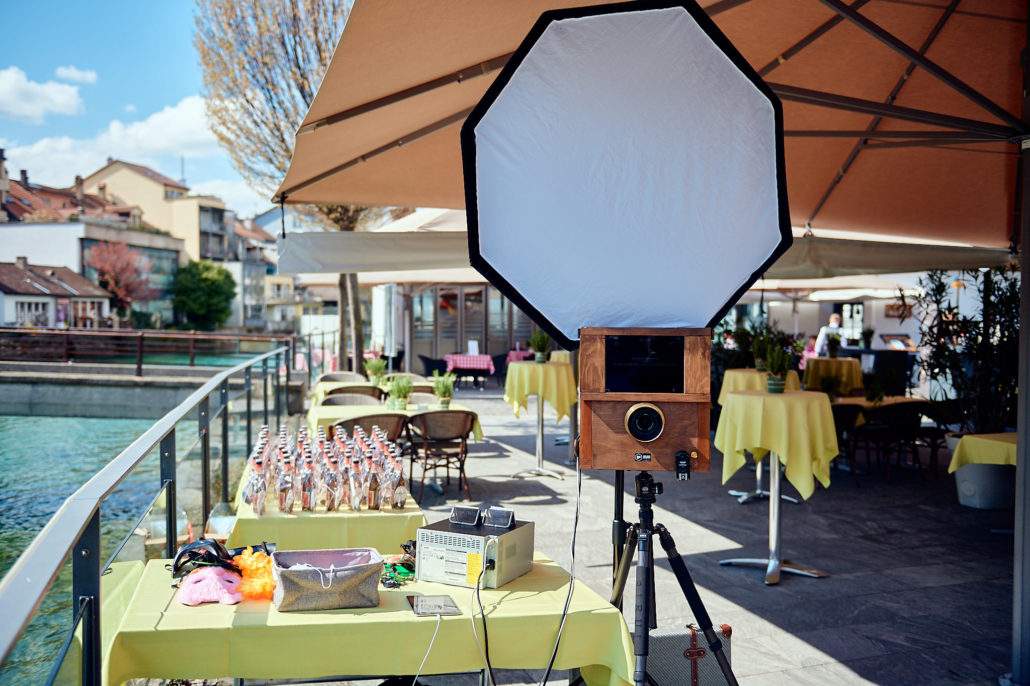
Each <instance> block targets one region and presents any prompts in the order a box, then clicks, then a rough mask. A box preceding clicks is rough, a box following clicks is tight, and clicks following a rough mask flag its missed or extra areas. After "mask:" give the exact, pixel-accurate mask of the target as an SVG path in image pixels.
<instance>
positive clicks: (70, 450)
mask: <svg viewBox="0 0 1030 686" xmlns="http://www.w3.org/2000/svg"><path fill="white" fill-rule="evenodd" d="M151 424H153V420H149V419H81V418H75V417H8V416H2V415H0V577H2V576H3V575H4V574H6V573H7V570H8V569H9V568H10V567H11V565H12V564H14V561H15V560H16V559H17V557H18V555H19V554H20V553H21V552H22V550H24V549H25V547H26V546H27V545H28V544H29V543H30V542H31V541H32V539H33V537H34V536H35V535H36V534H37V533H39V531H40V530H41V529H42V528H43V526H44V525H46V523H47V521H48V520H49V519H50V517H51V516H53V514H54V512H56V511H57V509H58V508H59V507H60V506H61V503H62V502H63V501H64V499H65V498H67V497H68V496H69V495H70V494H71V493H72V492H74V491H75V489H77V488H78V487H79V486H81V485H82V484H83V483H85V482H86V481H87V480H89V478H90V477H91V476H93V475H94V474H95V473H96V472H97V471H99V470H100V469H101V468H102V467H103V466H104V465H106V464H107V463H108V462H109V461H110V460H111V458H113V457H115V456H116V455H118V453H120V452H121V451H122V450H124V449H125V448H126V447H127V446H128V445H129V444H130V443H131V442H132V441H133V440H135V439H136V438H137V437H139V436H140V434H142V433H143V432H144V431H146V430H147V429H148V428H149V427H150V426H151ZM159 474H160V471H159V466H158V462H157V456H156V454H155V455H151V456H149V457H147V458H146V459H145V460H144V461H143V462H142V463H141V464H140V465H139V466H138V467H137V468H136V470H135V471H133V472H132V473H131V474H130V475H129V476H128V477H127V478H126V480H125V481H123V482H122V483H121V484H120V486H119V488H118V490H117V492H115V493H114V494H112V495H111V496H109V497H108V498H107V500H106V501H105V504H104V507H103V508H102V511H101V531H102V551H101V554H102V559H103V560H105V561H106V560H107V558H108V557H109V556H110V555H111V553H112V552H113V551H114V548H115V546H116V545H117V544H118V542H119V541H120V540H121V539H122V537H124V536H125V535H126V534H127V533H128V531H129V530H130V528H131V526H132V524H133V523H135V521H136V520H137V519H138V518H139V517H140V516H141V515H142V514H143V511H144V509H145V508H146V507H147V505H149V504H150V502H151V500H152V499H153V498H154V496H155V495H156V494H157V490H158V486H159ZM71 618H72V614H71V566H70V564H66V565H65V569H64V570H63V571H62V572H61V574H60V576H59V577H58V580H57V581H56V582H55V584H54V586H53V588H52V589H51V590H50V593H49V594H48V595H47V596H46V598H45V599H44V602H43V604H42V606H41V607H40V609H39V611H38V612H37V613H36V617H35V619H34V620H33V622H32V624H30V626H29V628H28V629H27V630H26V632H25V634H24V636H23V638H22V640H21V641H19V643H18V644H17V646H16V647H15V649H14V651H13V652H12V654H11V655H10V656H9V658H8V659H7V661H6V662H4V664H3V665H2V666H0V684H3V685H4V686H6V685H7V684H12V685H13V684H38V683H43V682H44V681H45V679H46V677H47V675H48V673H49V671H50V668H51V667H52V666H53V658H54V656H55V654H56V653H57V651H58V650H59V648H60V646H61V643H62V641H63V640H64V638H65V634H66V632H67V630H68V627H69V626H70V624H71Z"/></svg>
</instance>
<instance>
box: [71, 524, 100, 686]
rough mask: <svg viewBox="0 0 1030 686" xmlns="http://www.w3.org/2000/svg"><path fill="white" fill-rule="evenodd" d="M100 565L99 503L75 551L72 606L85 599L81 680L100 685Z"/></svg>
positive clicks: (92, 684)
mask: <svg viewBox="0 0 1030 686" xmlns="http://www.w3.org/2000/svg"><path fill="white" fill-rule="evenodd" d="M100 565H101V559H100V508H99V507H98V508H97V509H96V510H94V511H93V516H92V517H90V518H89V523H87V524H86V528H85V530H84V531H83V532H82V535H81V536H79V540H78V541H76V543H75V548H74V549H73V551H72V607H79V606H80V605H81V604H82V603H86V606H85V608H83V612H82V683H83V684H88V685H89V686H99V685H100V667H101V644H100ZM73 614H74V613H73Z"/></svg>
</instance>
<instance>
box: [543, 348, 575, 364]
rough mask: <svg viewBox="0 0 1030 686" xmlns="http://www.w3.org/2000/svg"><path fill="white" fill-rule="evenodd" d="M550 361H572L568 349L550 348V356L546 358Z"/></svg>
mask: <svg viewBox="0 0 1030 686" xmlns="http://www.w3.org/2000/svg"><path fill="white" fill-rule="evenodd" d="M548 359H549V360H550V361H551V362H568V363H570V364H571V363H572V353H571V352H569V351H568V350H552V351H551V356H550V358H548Z"/></svg>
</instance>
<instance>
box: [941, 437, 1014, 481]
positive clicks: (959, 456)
mask: <svg viewBox="0 0 1030 686" xmlns="http://www.w3.org/2000/svg"><path fill="white" fill-rule="evenodd" d="M1016 453H1017V451H1016V432H1015V431H1010V432H1007V433H1001V434H966V435H965V436H963V437H962V439H961V440H960V441H959V442H958V447H957V448H955V454H954V455H952V456H951V464H949V465H948V474H951V473H952V472H954V471H956V470H958V469H959V467H965V466H966V465H967V464H974V463H976V464H1000V465H1012V466H1013V467H1014V466H1015V465H1016V460H1017V459H1018V458H1017V454H1016Z"/></svg>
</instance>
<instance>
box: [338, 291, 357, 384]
mask: <svg viewBox="0 0 1030 686" xmlns="http://www.w3.org/2000/svg"><path fill="white" fill-rule="evenodd" d="M337 285H338V286H339V288H340V296H339V299H338V300H337V308H336V310H337V312H339V319H340V325H339V327H338V328H339V331H338V332H337V334H336V348H337V351H336V360H337V364H338V365H339V368H340V369H341V370H343V369H346V368H347V355H348V354H349V352H348V350H347V341H348V340H350V339H349V338H348V336H347V330H348V329H347V310H348V309H349V308H348V307H347V275H346V274H340V279H339V282H338V283H337ZM354 371H356V372H358V373H359V374H360V373H361V371H362V370H360V369H355V370H354Z"/></svg>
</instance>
